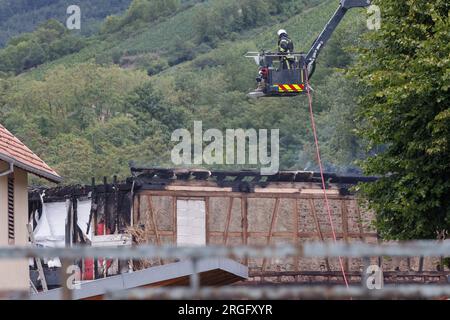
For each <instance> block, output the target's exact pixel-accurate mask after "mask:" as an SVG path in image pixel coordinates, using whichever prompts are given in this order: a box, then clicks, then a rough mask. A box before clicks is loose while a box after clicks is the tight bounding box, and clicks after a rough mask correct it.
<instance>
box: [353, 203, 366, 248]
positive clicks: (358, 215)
mask: <svg viewBox="0 0 450 320" xmlns="http://www.w3.org/2000/svg"><path fill="white" fill-rule="evenodd" d="M355 211H356V215H357V218H358V229H359V234H360V236H359V238H360V240H361V241H364V234H365V233H364V228H363V224H362V215H361V210H359V201H358V199H356V200H355Z"/></svg>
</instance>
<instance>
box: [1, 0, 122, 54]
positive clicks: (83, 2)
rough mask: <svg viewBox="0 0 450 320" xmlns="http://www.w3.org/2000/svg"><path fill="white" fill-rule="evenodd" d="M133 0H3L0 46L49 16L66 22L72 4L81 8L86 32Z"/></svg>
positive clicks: (96, 27) (90, 31) (32, 28)
mask: <svg viewBox="0 0 450 320" xmlns="http://www.w3.org/2000/svg"><path fill="white" fill-rule="evenodd" d="M130 2H131V0H95V1H92V0H77V1H72V0H0V47H3V46H5V45H6V43H7V42H8V40H9V39H11V38H13V37H15V36H17V35H19V34H21V33H24V32H31V31H33V30H34V29H35V28H36V27H37V26H38V25H39V24H42V23H43V22H45V21H46V20H48V19H56V20H57V21H59V22H61V23H65V21H66V19H67V18H68V15H67V13H66V9H67V7H68V6H70V5H74V4H76V5H78V6H79V7H80V9H81V16H82V29H81V32H82V33H83V34H85V35H88V34H92V33H94V32H96V31H97V30H98V28H99V26H100V24H101V21H102V20H103V19H105V17H106V16H108V15H112V14H120V13H121V12H123V11H124V10H125V9H126V8H127V7H128V5H129V4H130Z"/></svg>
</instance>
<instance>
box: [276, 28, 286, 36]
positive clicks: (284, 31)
mask: <svg viewBox="0 0 450 320" xmlns="http://www.w3.org/2000/svg"><path fill="white" fill-rule="evenodd" d="M282 34H287V32H286V30H284V29H280V30H278V36H281V35H282Z"/></svg>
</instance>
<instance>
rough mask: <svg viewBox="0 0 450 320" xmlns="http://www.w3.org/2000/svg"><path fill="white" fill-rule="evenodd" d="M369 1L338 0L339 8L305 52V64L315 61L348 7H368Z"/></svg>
mask: <svg viewBox="0 0 450 320" xmlns="http://www.w3.org/2000/svg"><path fill="white" fill-rule="evenodd" d="M370 3H371V0H340V3H339V8H338V9H337V10H336V12H335V13H334V15H333V16H332V17H331V19H330V21H328V23H327V24H326V26H325V28H324V29H323V30H322V32H321V34H320V35H319V37H318V38H317V39H316V41H314V44H313V45H312V47H311V49H310V50H309V52H308V53H307V55H306V65H307V66H309V65H311V64H312V63H314V62H315V61H316V59H317V56H318V55H319V53H320V51H321V50H322V49H323V47H324V46H325V44H326V43H327V42H328V40H330V38H331V35H332V34H333V32H334V30H336V28H337V27H338V25H339V23H340V22H341V21H342V19H343V18H344V16H345V14H346V13H347V11H348V10H349V9H351V8H363V7H368V6H369V5H370Z"/></svg>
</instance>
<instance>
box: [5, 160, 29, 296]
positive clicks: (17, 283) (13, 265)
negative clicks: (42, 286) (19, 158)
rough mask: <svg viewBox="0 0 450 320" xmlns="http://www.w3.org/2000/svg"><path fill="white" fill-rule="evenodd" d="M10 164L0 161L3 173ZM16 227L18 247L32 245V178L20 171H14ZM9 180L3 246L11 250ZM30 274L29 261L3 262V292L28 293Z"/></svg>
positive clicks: (6, 188)
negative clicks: (28, 232)
mask: <svg viewBox="0 0 450 320" xmlns="http://www.w3.org/2000/svg"><path fill="white" fill-rule="evenodd" d="M6 168H7V164H6V163H5V162H3V161H0V171H3V170H5V169H6ZM14 181H15V185H14V226H15V242H14V245H16V246H25V245H27V244H28V235H27V223H28V191H27V188H28V174H27V173H26V172H25V171H23V170H21V169H18V168H15V169H14ZM8 245H9V243H8V178H7V177H0V246H3V247H4V246H8ZM28 288H29V271H28V261H27V260H26V259H22V260H11V261H0V292H1V291H12V290H14V291H28Z"/></svg>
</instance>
